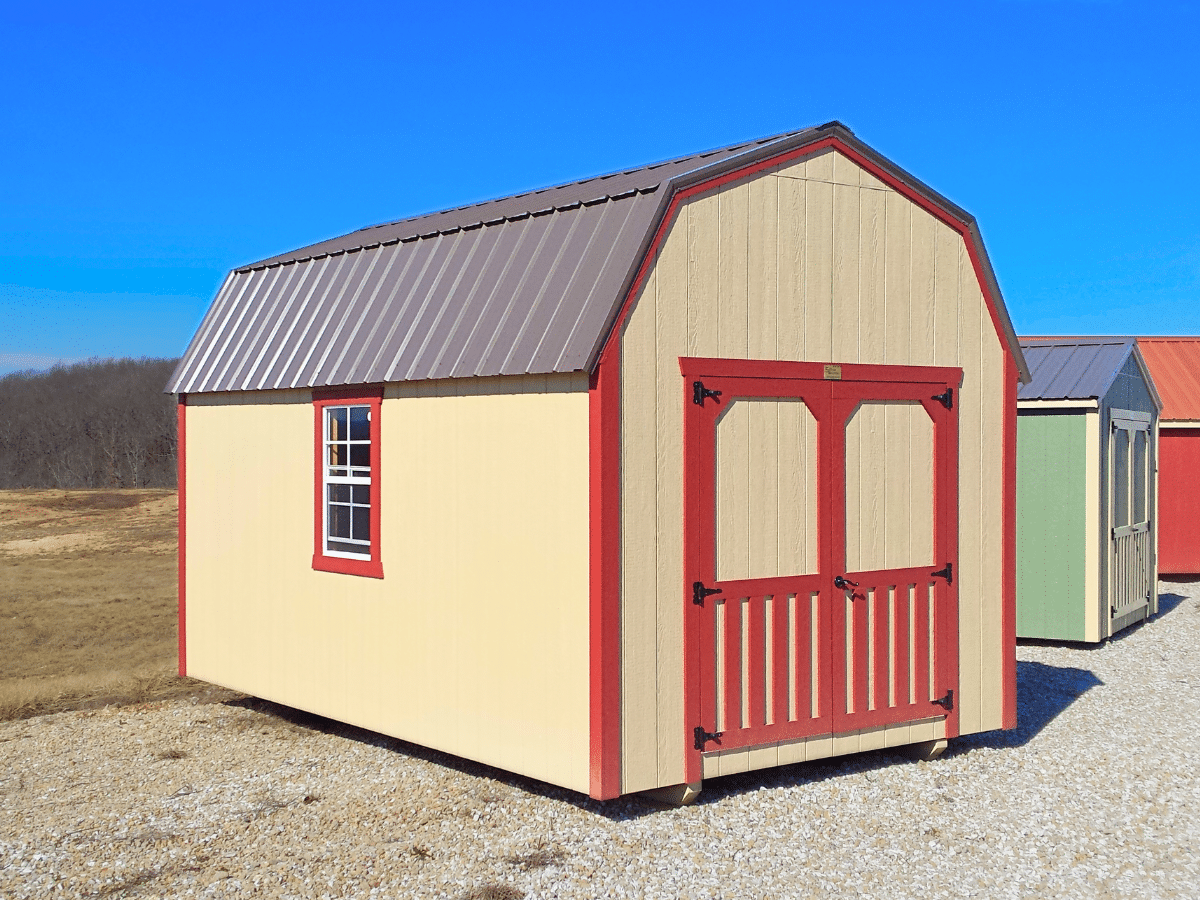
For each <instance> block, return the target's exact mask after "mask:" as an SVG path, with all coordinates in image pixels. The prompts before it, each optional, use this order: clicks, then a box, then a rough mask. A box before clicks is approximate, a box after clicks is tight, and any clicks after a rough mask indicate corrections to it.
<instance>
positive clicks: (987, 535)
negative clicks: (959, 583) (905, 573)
mask: <svg viewBox="0 0 1200 900" xmlns="http://www.w3.org/2000/svg"><path fill="white" fill-rule="evenodd" d="M979 305H980V307H981V308H982V306H983V301H982V297H981V298H980V301H979ZM981 319H982V320H983V323H984V325H985V326H987V331H986V332H984V337H983V363H984V365H983V374H984V377H985V378H986V381H985V382H984V385H983V395H982V399H983V402H982V404H981V406H980V411H981V414H982V420H983V431H984V433H985V434H987V435H988V439H987V440H984V441H982V451H983V459H982V471H983V473H984V476H985V477H984V478H983V479H982V484H981V487H982V497H981V503H980V509H982V510H983V511H984V518H983V522H984V527H983V535H982V538H983V539H982V552H983V566H982V576H983V587H984V591H983V593H982V594H981V595H980V602H981V606H982V608H981V609H980V612H979V621H978V624H977V625H975V626H974V628H977V629H978V631H977V633H978V638H977V639H976V640H978V642H979V657H978V659H979V666H980V672H979V688H978V689H979V691H980V692H981V696H980V710H979V715H980V721H979V728H980V730H985V731H986V730H991V729H993V728H999V727H1001V725H1002V724H1003V703H1002V694H1003V690H1002V688H1003V684H1002V682H1001V679H1002V677H1003V672H1004V664H1003V653H1004V649H1003V645H1002V641H1003V625H1002V619H1003V609H1004V600H1003V587H1002V586H1003V582H1004V578H1003V574H1004V479H1003V478H1002V477H1001V473H1002V472H1003V471H1004V442H1003V441H1001V440H999V439H998V438H999V436H1000V435H1003V434H1004V416H1005V410H1004V354H1005V352H1006V351H1005V349H1004V348H1003V347H1002V346H1001V344H1000V339H999V337H998V336H997V335H996V332H995V330H994V329H993V328H991V327H990V326H991V321H990V318H989V317H988V314H987V311H986V310H982V315H981ZM964 630H968V631H970V630H972V629H970V628H965V629H964ZM966 659H972V657H970V656H968V657H966Z"/></svg>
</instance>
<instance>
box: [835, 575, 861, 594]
mask: <svg viewBox="0 0 1200 900" xmlns="http://www.w3.org/2000/svg"><path fill="white" fill-rule="evenodd" d="M833 586H834V587H835V588H837V589H838V590H839V591H844V590H846V589H847V588H852V587H858V582H857V581H851V580H850V579H849V578H847V577H846V576H845V575H839V576H838V577H837V578H835V579H833Z"/></svg>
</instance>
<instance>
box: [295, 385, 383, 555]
mask: <svg viewBox="0 0 1200 900" xmlns="http://www.w3.org/2000/svg"><path fill="white" fill-rule="evenodd" d="M312 402H313V560H312V567H313V568H314V569H315V570H317V571H318V572H336V573H338V574H341V575H360V576H363V577H365V578H382V577H383V560H382V559H381V558H380V555H379V545H380V540H379V532H380V518H381V516H380V512H381V509H382V507H381V506H380V497H381V490H380V487H381V481H382V478H381V472H382V470H381V468H380V464H379V463H380V460H381V459H382V454H381V452H380V434H379V433H380V428H379V422H380V418H379V411H380V407H381V406H382V405H383V385H354V386H352V387H343V388H317V389H314V390H313V398H312ZM340 405H357V406H369V407H371V558H370V559H347V558H345V557H342V556H327V555H326V554H325V492H324V487H325V479H324V472H323V471H322V470H323V467H324V462H325V460H324V455H325V421H324V416H325V407H326V406H340Z"/></svg>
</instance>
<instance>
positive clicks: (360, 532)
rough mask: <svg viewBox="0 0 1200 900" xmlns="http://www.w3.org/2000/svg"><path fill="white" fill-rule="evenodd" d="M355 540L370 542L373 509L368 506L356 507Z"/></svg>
mask: <svg viewBox="0 0 1200 900" xmlns="http://www.w3.org/2000/svg"><path fill="white" fill-rule="evenodd" d="M353 537H354V539H355V540H356V541H369V540H370V539H371V509H370V507H367V506H356V507H354V535H353Z"/></svg>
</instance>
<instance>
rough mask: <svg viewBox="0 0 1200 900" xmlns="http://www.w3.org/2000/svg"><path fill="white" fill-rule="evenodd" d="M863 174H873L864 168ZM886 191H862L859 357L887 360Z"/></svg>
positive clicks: (860, 202)
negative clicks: (885, 297) (885, 344)
mask: <svg viewBox="0 0 1200 900" xmlns="http://www.w3.org/2000/svg"><path fill="white" fill-rule="evenodd" d="M861 176H862V177H863V178H870V177H871V176H870V175H869V174H868V173H867V172H865V171H864V172H861ZM885 196H886V195H885V194H884V193H883V192H882V191H878V190H867V189H865V188H864V189H862V190H860V191H859V200H858V202H859V213H858V223H859V230H858V266H859V281H858V292H859V304H858V309H859V357H860V359H859V361H860V362H864V363H883V362H885V361H886V360H885V358H884V352H883V344H884V310H885V306H884V292H885V283H884V248H885V244H884V216H885V207H884V203H885Z"/></svg>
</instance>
